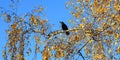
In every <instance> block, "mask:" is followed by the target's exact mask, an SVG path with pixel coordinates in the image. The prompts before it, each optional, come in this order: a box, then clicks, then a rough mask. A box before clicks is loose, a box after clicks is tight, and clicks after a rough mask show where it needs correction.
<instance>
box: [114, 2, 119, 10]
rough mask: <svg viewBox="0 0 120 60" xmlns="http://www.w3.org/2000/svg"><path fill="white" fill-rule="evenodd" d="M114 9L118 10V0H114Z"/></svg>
mask: <svg viewBox="0 0 120 60" xmlns="http://www.w3.org/2000/svg"><path fill="white" fill-rule="evenodd" d="M114 9H115V10H117V11H119V10H120V4H119V2H118V1H115V2H114Z"/></svg>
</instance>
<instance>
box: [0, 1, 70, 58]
mask: <svg viewBox="0 0 120 60" xmlns="http://www.w3.org/2000/svg"><path fill="white" fill-rule="evenodd" d="M20 1H21V2H20V3H18V4H15V6H16V7H17V11H16V12H17V14H18V15H22V14H24V13H26V12H30V11H31V10H32V9H33V7H34V6H36V7H37V6H38V5H41V6H43V8H45V10H44V11H43V13H44V14H46V18H48V20H49V23H51V24H53V25H54V27H52V29H61V28H60V23H59V21H64V22H65V23H67V20H68V19H69V18H70V14H69V12H68V10H66V7H65V3H66V0H20ZM9 4H10V0H0V7H3V8H4V9H6V10H10V8H9ZM0 26H1V27H0V34H1V35H0V41H1V44H0V60H1V59H3V58H2V49H3V48H4V45H5V43H6V40H7V34H6V32H5V30H6V29H7V28H8V24H7V23H5V22H4V20H3V18H0Z"/></svg>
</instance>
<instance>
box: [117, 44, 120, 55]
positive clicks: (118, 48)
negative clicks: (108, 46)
mask: <svg viewBox="0 0 120 60" xmlns="http://www.w3.org/2000/svg"><path fill="white" fill-rule="evenodd" d="M117 53H119V54H120V46H118V47H117Z"/></svg>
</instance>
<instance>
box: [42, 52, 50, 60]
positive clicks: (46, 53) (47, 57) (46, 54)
mask: <svg viewBox="0 0 120 60" xmlns="http://www.w3.org/2000/svg"><path fill="white" fill-rule="evenodd" d="M42 55H43V60H49V57H50V52H48V51H43V53H42Z"/></svg>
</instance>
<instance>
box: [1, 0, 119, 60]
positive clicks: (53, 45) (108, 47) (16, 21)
mask: <svg viewBox="0 0 120 60" xmlns="http://www.w3.org/2000/svg"><path fill="white" fill-rule="evenodd" d="M65 6H66V9H68V10H69V11H70V14H71V15H72V17H70V19H68V23H69V24H68V25H71V27H70V28H69V30H67V31H69V32H70V35H68V36H67V35H66V34H65V32H66V31H63V30H57V31H52V30H51V25H52V24H50V23H49V18H48V19H46V18H43V17H42V16H43V15H42V13H41V12H43V10H44V8H42V7H41V6H38V8H36V9H33V10H34V12H32V13H27V14H23V15H22V16H17V15H16V14H15V12H11V14H7V13H3V17H5V18H6V20H5V21H6V22H7V23H11V24H9V29H7V30H6V32H7V35H8V41H7V42H6V45H5V48H4V50H3V57H4V59H5V60H6V59H11V60H27V59H26V57H25V55H27V56H29V55H31V54H34V57H33V58H37V57H39V55H38V53H40V54H42V58H40V59H43V60H49V59H52V58H53V59H54V60H56V59H61V58H63V59H65V60H76V59H78V60H79V59H81V58H82V59H84V60H87V59H90V60H113V59H115V60H116V59H120V1H119V0H94V1H93V0H68V1H67V2H66V5H65ZM5 12H7V11H6V10H5ZM13 13H14V14H13ZM12 14H13V15H12ZM39 14H41V15H39ZM33 42H34V43H33ZM31 46H34V47H31Z"/></svg>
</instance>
